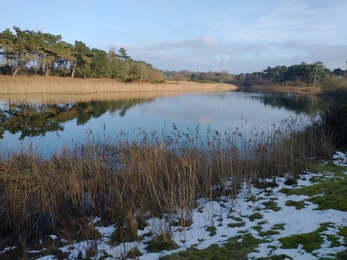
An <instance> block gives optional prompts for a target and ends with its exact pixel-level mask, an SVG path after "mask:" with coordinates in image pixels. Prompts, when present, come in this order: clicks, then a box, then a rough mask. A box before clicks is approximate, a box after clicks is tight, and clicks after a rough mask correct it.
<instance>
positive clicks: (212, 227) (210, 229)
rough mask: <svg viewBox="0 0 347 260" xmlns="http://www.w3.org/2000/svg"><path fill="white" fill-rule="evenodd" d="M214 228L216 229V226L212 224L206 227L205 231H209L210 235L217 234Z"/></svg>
mask: <svg viewBox="0 0 347 260" xmlns="http://www.w3.org/2000/svg"><path fill="white" fill-rule="evenodd" d="M216 230H217V228H216V227H214V226H209V227H206V231H207V232H210V235H209V236H210V237H213V236H215V235H216V234H217V232H216Z"/></svg>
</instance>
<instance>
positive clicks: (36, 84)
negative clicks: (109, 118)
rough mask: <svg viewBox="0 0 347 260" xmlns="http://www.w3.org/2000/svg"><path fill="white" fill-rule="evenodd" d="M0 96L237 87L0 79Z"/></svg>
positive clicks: (52, 79)
mask: <svg viewBox="0 0 347 260" xmlns="http://www.w3.org/2000/svg"><path fill="white" fill-rule="evenodd" d="M0 85H1V88H0V94H5V95H8V94H45V93H50V94H91V93H104V92H148V91H150V92H153V91H187V90H209V89H213V90H233V89H236V86H234V85H230V84H222V83H218V84H216V83H209V84H202V83H197V82H188V81H185V82H166V83H159V84H152V83H122V82H118V81H116V80H112V79H71V78H63V77H34V76H33V77H28V76H18V77H9V76H0Z"/></svg>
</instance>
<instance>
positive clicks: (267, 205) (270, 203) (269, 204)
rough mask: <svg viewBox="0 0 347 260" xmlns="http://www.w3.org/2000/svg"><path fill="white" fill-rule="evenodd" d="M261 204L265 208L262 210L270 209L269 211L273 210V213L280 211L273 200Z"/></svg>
mask: <svg viewBox="0 0 347 260" xmlns="http://www.w3.org/2000/svg"><path fill="white" fill-rule="evenodd" d="M262 204H263V205H265V208H264V209H265V210H266V209H271V210H273V211H275V212H277V211H280V210H281V207H279V206H278V205H277V203H276V202H275V201H274V200H273V199H271V200H269V201H266V202H263V203H262Z"/></svg>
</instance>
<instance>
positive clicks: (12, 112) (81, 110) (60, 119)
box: [0, 99, 150, 139]
mask: <svg viewBox="0 0 347 260" xmlns="http://www.w3.org/2000/svg"><path fill="white" fill-rule="evenodd" d="M149 101H150V100H143V99H134V100H119V101H91V102H80V103H66V104H32V103H29V102H28V103H25V102H24V103H18V102H11V101H10V102H9V104H8V105H7V106H2V107H1V108H0V138H1V139H2V138H3V136H4V133H5V131H9V132H10V133H11V134H16V133H19V132H20V133H21V136H20V139H24V138H25V137H34V136H44V135H45V134H46V133H47V132H55V131H59V130H60V131H63V130H64V126H63V123H65V122H68V121H71V120H74V119H76V121H77V124H78V125H83V124H85V123H87V122H88V121H89V120H90V119H91V118H98V117H100V116H102V115H103V114H105V113H106V112H107V111H110V112H112V113H115V112H117V111H118V113H119V115H120V116H121V117H123V116H125V114H126V111H127V110H128V109H129V108H131V107H132V106H134V105H136V104H142V103H144V102H149Z"/></svg>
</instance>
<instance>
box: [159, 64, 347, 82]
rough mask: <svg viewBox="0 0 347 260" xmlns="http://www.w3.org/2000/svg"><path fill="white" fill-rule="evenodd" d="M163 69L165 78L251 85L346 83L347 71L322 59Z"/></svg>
mask: <svg viewBox="0 0 347 260" xmlns="http://www.w3.org/2000/svg"><path fill="white" fill-rule="evenodd" d="M163 73H164V74H165V76H166V79H171V80H191V81H198V82H224V83H230V84H238V85H242V86H252V85H256V84H259V85H284V86H322V85H324V84H327V82H328V81H329V84H330V83H332V82H334V84H339V83H343V84H345V79H344V78H346V76H347V74H346V71H344V70H342V69H340V68H337V69H334V70H330V69H328V68H327V67H326V66H324V64H323V63H322V62H315V63H313V64H306V63H305V62H302V63H301V64H295V65H291V66H289V67H287V66H276V67H270V66H269V67H267V68H266V69H264V70H262V71H260V72H253V73H240V74H230V73H228V72H226V71H222V72H212V71H209V72H191V71H188V70H181V71H169V70H165V71H163ZM339 81H341V82H339Z"/></svg>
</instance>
